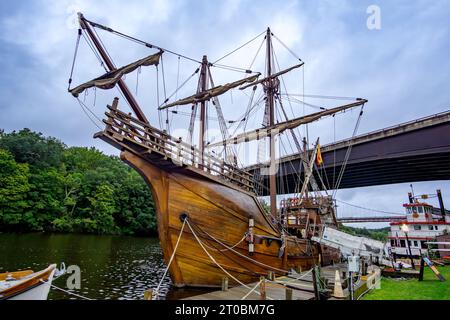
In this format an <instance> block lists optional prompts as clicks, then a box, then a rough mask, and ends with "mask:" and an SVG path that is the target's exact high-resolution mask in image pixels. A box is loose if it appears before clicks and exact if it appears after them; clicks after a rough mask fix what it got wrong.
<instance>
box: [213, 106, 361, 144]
mask: <svg viewBox="0 0 450 320" xmlns="http://www.w3.org/2000/svg"><path fill="white" fill-rule="evenodd" d="M366 102H367V100H365V99H359V98H358V99H357V101H356V102H353V103H350V104H346V105H343V106H339V107H335V108H331V109H328V110H325V111H319V112H316V113H312V114H309V115H307V116H304V117H299V118H295V119H292V120H289V121H285V122H280V123H277V124H276V125H273V126H270V127H266V128H260V129H256V130H253V131H249V132H243V133H240V134H238V135H236V136H234V137H231V138H228V139H226V140H223V141H219V142H216V143H211V144H209V145H208V148H212V147H218V146H226V145H229V144H238V143H241V142H249V141H253V140H259V139H263V138H265V137H268V136H270V135H271V134H279V133H282V132H283V131H285V130H287V129H293V128H296V127H298V126H300V125H302V124H307V123H310V122H313V121H316V120H318V119H320V118H322V117H325V116H328V115H332V114H335V113H337V112H340V111H344V110H347V109H350V108H354V107H357V106H360V105H363V104H365V103H366Z"/></svg>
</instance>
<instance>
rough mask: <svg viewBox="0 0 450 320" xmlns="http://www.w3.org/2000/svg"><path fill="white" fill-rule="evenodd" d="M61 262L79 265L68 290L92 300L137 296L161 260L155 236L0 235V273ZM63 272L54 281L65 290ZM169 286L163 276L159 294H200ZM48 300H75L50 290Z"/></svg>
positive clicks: (155, 277) (152, 283)
mask: <svg viewBox="0 0 450 320" xmlns="http://www.w3.org/2000/svg"><path fill="white" fill-rule="evenodd" d="M62 261H64V262H65V264H66V266H69V265H78V266H79V267H80V269H81V289H79V290H72V291H73V292H75V293H77V294H80V295H82V296H86V297H89V298H91V299H118V300H128V299H133V300H134V299H142V298H143V296H144V291H145V290H147V289H150V288H156V287H157V285H158V283H159V281H160V279H161V277H162V276H163V274H164V270H165V265H164V262H163V258H162V252H161V248H160V246H159V240H158V239H157V238H144V237H127V236H94V235H77V234H69V235H60V234H51V235H48V234H39V233H33V234H8V233H3V234H0V272H6V271H15V270H22V269H33V270H34V271H37V270H41V269H44V268H46V267H47V266H48V265H49V264H51V263H58V264H59V263H60V262H62ZM66 280H67V275H66V276H63V277H61V278H59V279H57V280H55V281H54V284H55V285H56V286H58V287H62V288H64V289H66ZM202 292H204V291H202V290H195V289H173V288H172V283H171V281H170V279H169V277H167V278H166V279H164V281H163V284H162V286H161V289H160V293H161V295H162V298H163V299H164V298H166V299H180V298H183V297H187V296H191V295H195V294H199V293H202ZM49 299H78V298H76V297H73V296H70V295H68V294H66V293H63V292H60V291H57V290H51V291H50V294H49Z"/></svg>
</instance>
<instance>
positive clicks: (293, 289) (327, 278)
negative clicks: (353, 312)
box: [183, 264, 367, 300]
mask: <svg viewBox="0 0 450 320" xmlns="http://www.w3.org/2000/svg"><path fill="white" fill-rule="evenodd" d="M336 270H338V271H339V274H340V276H341V285H342V287H343V288H345V289H344V290H343V292H344V297H343V298H342V299H348V298H349V291H348V289H347V281H346V280H345V278H346V277H345V274H346V272H347V266H346V265H345V264H339V265H334V266H327V267H323V268H321V272H320V274H321V278H322V281H323V282H325V283H326V284H327V291H328V293H329V298H330V299H333V300H335V299H336V298H335V297H333V296H332V294H333V289H334V282H335V275H336ZM366 281H367V277H361V279H360V280H359V281H358V282H357V283H356V284H355V293H356V295H355V296H357V293H358V292H360V293H362V292H363V291H365V290H366V288H367V283H366ZM263 286H264V287H265V288H263V290H261V284H260V282H254V283H250V284H247V287H248V288H247V287H245V286H235V287H232V288H228V290H219V291H213V292H209V293H205V294H200V295H196V296H192V297H188V298H185V299H183V300H243V299H244V298H245V299H244V300H261V299H264V297H262V296H261V294H260V291H264V290H265V295H266V299H267V300H315V299H316V291H315V288H314V282H313V276H312V272H310V271H306V272H302V273H292V274H289V275H287V276H282V277H276V278H274V280H273V281H271V280H268V279H265V281H264V285H263ZM253 288H255V290H254V291H253V292H251V293H250V294H249V292H250V290H251V289H253Z"/></svg>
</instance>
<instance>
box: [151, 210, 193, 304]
mask: <svg viewBox="0 0 450 320" xmlns="http://www.w3.org/2000/svg"><path fill="white" fill-rule="evenodd" d="M186 221H187V219H185V220H184V221H183V225H182V226H181V230H180V234H179V235H178V239H177V243H176V244H175V248H174V249H173V252H172V255H171V256H170V259H169V263H168V264H167V267H166V270H164V274H163V276H162V278H161V280H160V281H159V284H158V287H156V289H155V290H154V291H153V293H154V294H155V296H159V289H160V287H161V285H162V283H163V281H164V278H165V277H166V275H167V272H168V271H169V267H170V265H171V263H172V261H173V258H174V257H175V254H176V252H177V249H178V245H179V244H180V240H181V235H182V234H183V230H184V227H185V225H186Z"/></svg>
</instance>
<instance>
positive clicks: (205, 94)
mask: <svg viewBox="0 0 450 320" xmlns="http://www.w3.org/2000/svg"><path fill="white" fill-rule="evenodd" d="M260 75H261V74H260V73H257V74H256V75H254V76H251V77H247V78H244V79H241V80H238V81H235V82H230V83H227V84H224V85H220V86H216V87H214V88H211V89H209V90H206V91H202V92H199V93H196V94H193V95H192V96H189V97H187V98H183V99H180V100H177V101H175V102H172V103H169V104H166V105H164V106H161V107H159V110H163V109H167V108H170V107H173V106H180V105H185V104H192V103H198V102H202V101H205V100H209V99H211V98H212V97H216V96H219V95H221V94H224V93H225V92H227V91H228V90H230V89H233V88H236V87H238V86H241V85H243V84H244V83H252V82H254V81H256V80H257V79H258V77H259V76H260Z"/></svg>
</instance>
